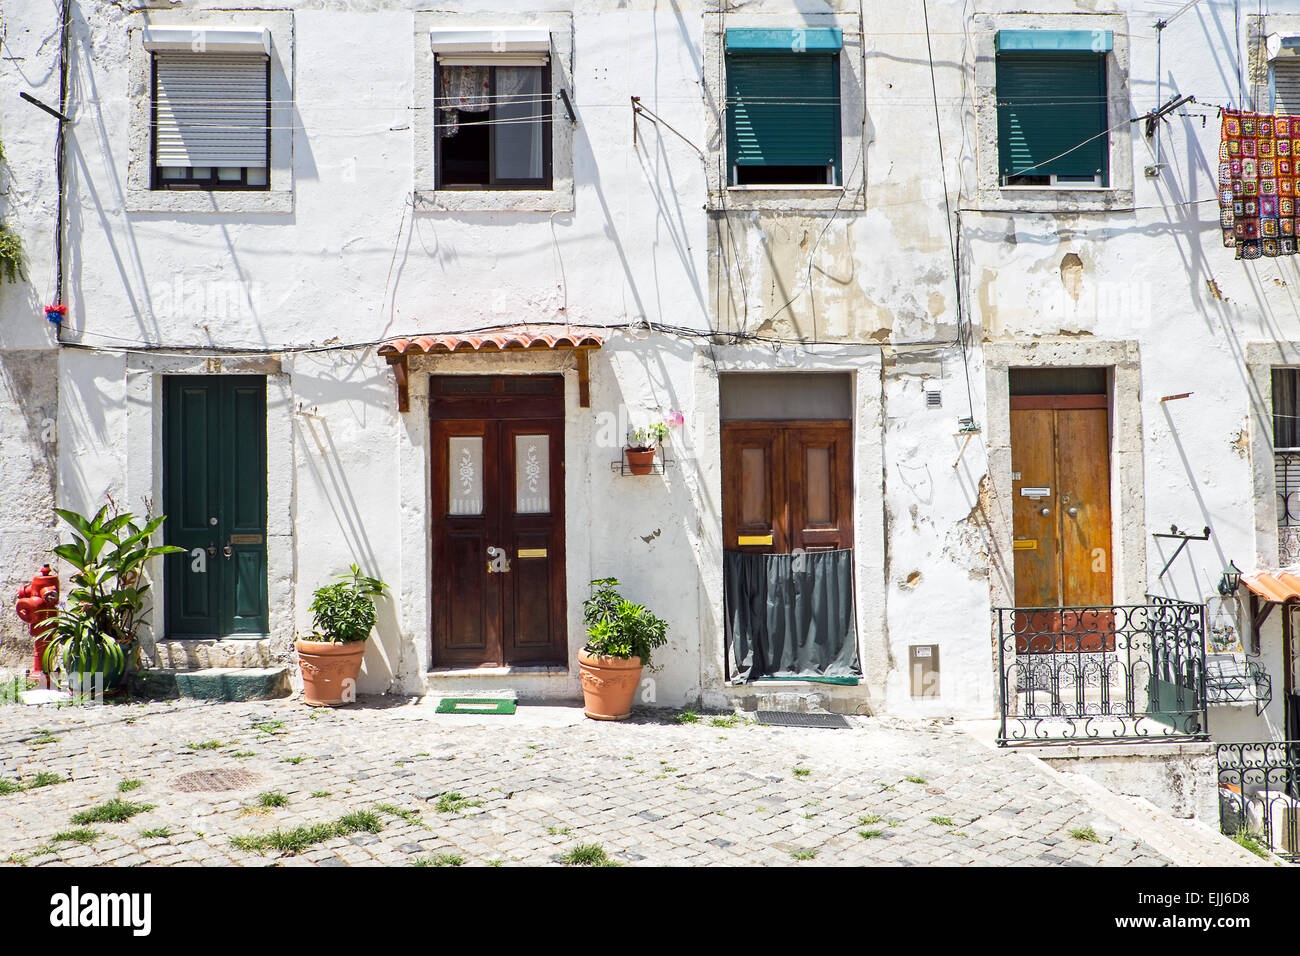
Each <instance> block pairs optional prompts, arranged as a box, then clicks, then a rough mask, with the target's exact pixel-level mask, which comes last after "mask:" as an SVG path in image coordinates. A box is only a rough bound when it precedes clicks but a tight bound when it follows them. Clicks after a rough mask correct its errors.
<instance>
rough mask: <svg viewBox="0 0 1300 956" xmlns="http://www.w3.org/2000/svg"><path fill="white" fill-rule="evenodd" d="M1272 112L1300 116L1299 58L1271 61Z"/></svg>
mask: <svg viewBox="0 0 1300 956" xmlns="http://www.w3.org/2000/svg"><path fill="white" fill-rule="evenodd" d="M1273 112H1274V113H1277V114H1284V115H1287V116H1300V57H1296V56H1284V57H1278V58H1277V59H1276V60H1274V61H1273Z"/></svg>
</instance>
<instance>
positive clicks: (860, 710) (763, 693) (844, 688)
mask: <svg viewBox="0 0 1300 956" xmlns="http://www.w3.org/2000/svg"><path fill="white" fill-rule="evenodd" d="M722 692H723V693H724V694H725V695H726V696H727V698H728V699H729V700H730V702H731V703H732V704H736V705H739V706H740V709H741V710H744V711H748V712H749V713H753V712H754V711H756V710H775V711H783V712H786V713H795V714H845V715H848V716H859V717H869V716H872V715H873V713H874V712H875V707H874V705H873V704H872V701H871V695H870V692H869V691H868V690H867V688H866V686H865V685H863V684H858V685H857V686H856V687H855V686H851V685H835V684H810V683H806V682H804V681H789V682H784V681H781V682H778V681H770V682H769V681H764V682H763V683H761V684H739V685H731V686H724V687H723V688H722Z"/></svg>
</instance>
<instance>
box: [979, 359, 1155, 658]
mask: <svg viewBox="0 0 1300 956" xmlns="http://www.w3.org/2000/svg"><path fill="white" fill-rule="evenodd" d="M1081 366H1082V367H1098V366H1101V367H1106V368H1108V369H1109V372H1110V374H1109V376H1108V379H1109V381H1108V383H1107V401H1108V406H1109V409H1110V415H1109V418H1110V461H1111V483H1110V521H1111V538H1110V540H1111V573H1112V577H1111V600H1112V601H1113V602H1114V603H1115V604H1116V605H1120V604H1141V603H1142V602H1143V601H1144V600H1145V596H1146V592H1147V584H1146V581H1147V560H1146V493H1145V479H1144V471H1143V469H1144V466H1143V456H1142V402H1141V399H1140V395H1141V366H1140V354H1139V350H1138V344H1137V342H1135V341H1111V342H1095V341H1050V342H1043V343H1035V344H1032V345H1031V344H1017V343H989V344H987V345H985V346H984V375H985V389H986V393H985V394H986V395H987V400H988V404H987V408H988V425H987V431H986V441H987V443H988V444H987V447H988V476H989V482H990V484H991V485H992V495H991V496H990V498H991V500H990V501H989V502H988V503H987V504H986V505H984V511H985V516H986V518H987V520H988V524H989V530H990V534H991V537H992V542H993V550H992V553H991V554H990V557H989V560H990V571H991V573H990V575H989V592H990V599H991V605H992V606H993V607H1014V606H1015V603H1016V602H1015V556H1014V550H1013V545H1012V541H1013V538H1014V528H1013V524H1012V520H1011V504H1010V503H1011V501H1012V496H1013V493H1014V489H1013V486H1012V480H1011V388H1010V377H1009V372H1010V370H1011V369H1013V368H1059V367H1081ZM990 621H991V626H992V627H993V629H994V632H996V627H997V621H996V618H993V617H991V618H990Z"/></svg>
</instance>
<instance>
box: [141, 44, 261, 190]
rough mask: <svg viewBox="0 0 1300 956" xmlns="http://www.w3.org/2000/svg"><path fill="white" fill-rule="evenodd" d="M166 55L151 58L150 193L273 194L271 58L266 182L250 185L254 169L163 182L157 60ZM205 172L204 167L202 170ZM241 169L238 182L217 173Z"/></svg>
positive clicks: (149, 54) (154, 53)
mask: <svg viewBox="0 0 1300 956" xmlns="http://www.w3.org/2000/svg"><path fill="white" fill-rule="evenodd" d="M160 55H161V56H166V55H167V54H166V53H161V54H160V53H158V52H156V51H151V52H149V53H148V56H149V189H150V190H151V191H157V192H173V191H174V192H270V190H271V58H270V57H269V56H268V57H267V58H266V166H265V169H266V182H265V183H249V182H248V171H249V169H253V168H255V167H251V166H239V167H225V166H222V167H217V166H213V167H209V168H211V169H212V175H211V176H208V177H207V178H206V179H199V178H196V177H194V176H192V175H191V176H190V177H188V178H186V179H179V180H178V179H167V178H164V177H163V176H162V175H161V173H160V170H161V168H162V167H160V166H159V165H158V57H159V56H160ZM200 168H202V167H200ZM219 168H220V169H235V168H237V169H239V170H240V171H241V172H240V177H239V179H238V180H237V181H236V180H232V179H219V178H218V177H217V172H216V171H217V169H219Z"/></svg>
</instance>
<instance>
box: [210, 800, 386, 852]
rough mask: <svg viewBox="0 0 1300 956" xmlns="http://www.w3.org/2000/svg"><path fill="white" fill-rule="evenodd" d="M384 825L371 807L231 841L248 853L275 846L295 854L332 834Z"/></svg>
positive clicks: (374, 830)
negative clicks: (337, 816) (320, 821)
mask: <svg viewBox="0 0 1300 956" xmlns="http://www.w3.org/2000/svg"><path fill="white" fill-rule="evenodd" d="M383 828H384V824H383V822H382V821H381V820H380V819H379V817H378V816H377V815H376V814H375V813H373V812H372V811H370V810H356V811H354V812H352V813H349V814H345V815H344V816H341V817H339V818H338V819H337V820H334V821H332V822H330V823H313V824H311V825H309V826H300V827H294V828H293V829H291V830H278V829H277V830H272V831H271V832H270V833H257V834H252V835H250V836H237V837H234V838H233V839H231V841H230V845H231V846H233V847H235V849H237V850H247V851H249V852H250V853H266V852H267V851H268V850H277V851H279V853H280V854H281V855H282V856H296V855H297V854H299V853H301V852H302V851H303V850H306V849H307V848H308V847H311V846H314V845H316V844H317V843H324V842H325V841H326V840H332V839H334V838H335V837H343V836H351V835H352V834H353V833H378V832H379V831H381V830H382V829H383Z"/></svg>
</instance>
